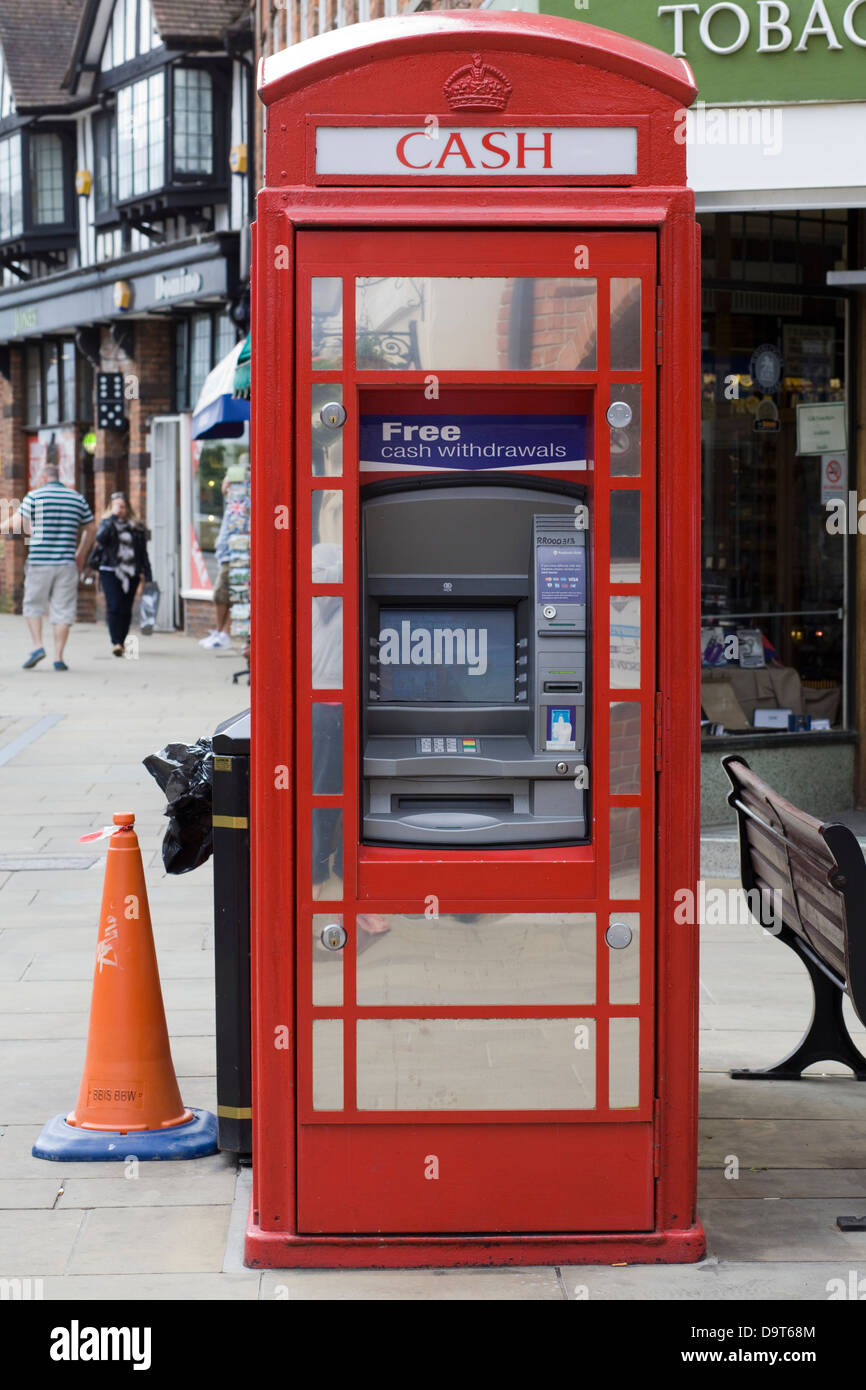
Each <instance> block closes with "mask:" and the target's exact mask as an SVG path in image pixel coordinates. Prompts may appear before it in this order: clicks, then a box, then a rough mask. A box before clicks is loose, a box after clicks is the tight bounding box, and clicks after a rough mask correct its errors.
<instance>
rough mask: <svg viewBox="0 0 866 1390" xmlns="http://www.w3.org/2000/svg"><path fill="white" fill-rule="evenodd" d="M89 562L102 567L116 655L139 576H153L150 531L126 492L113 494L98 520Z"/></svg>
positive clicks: (119, 653)
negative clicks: (137, 516)
mask: <svg viewBox="0 0 866 1390" xmlns="http://www.w3.org/2000/svg"><path fill="white" fill-rule="evenodd" d="M87 563H88V567H89V568H90V569H95V570H98V571H99V582H100V583H101V585H102V592H103V593H104V594H105V606H106V608H107V609H108V635H109V637H110V638H111V647H112V651H113V652H114V655H115V656H123V644H124V642H125V641H126V637H127V633H128V632H129V625H130V623H131V622H132V605H133V603H134V602H135V595H136V591H137V589H138V584H139V580H141V579H142V578H143V579H145V580H147V581H149V580H150V579H151V578H152V575H151V571H150V560H149V559H148V556H147V535H146V533H145V529H144V527H143V526H142V524H141V522H140V521H137V520H136V517H135V513H134V512H133V510H132V508H131V507H130V505H129V503H128V502H127V500H126V496H125V494H124V493H122V492H113V493H112V494H111V504H110V506H109V508H108V510H107V511H106V512H105V513H104V515H103V518H102V520H101V522H100V523H99V530H98V531H97V533H96V545H95V546H94V548H93V552H92V554H91V556H90V559H89V560H88V562H87Z"/></svg>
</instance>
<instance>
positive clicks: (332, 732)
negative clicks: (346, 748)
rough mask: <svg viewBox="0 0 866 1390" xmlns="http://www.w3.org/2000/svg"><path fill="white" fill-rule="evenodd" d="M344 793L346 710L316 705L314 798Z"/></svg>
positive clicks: (314, 719) (340, 706)
mask: <svg viewBox="0 0 866 1390" xmlns="http://www.w3.org/2000/svg"><path fill="white" fill-rule="evenodd" d="M342 790H343V706H342V705H320V704H314V705H313V796H339V795H340V793H341V792H342Z"/></svg>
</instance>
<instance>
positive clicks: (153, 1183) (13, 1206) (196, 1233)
mask: <svg viewBox="0 0 866 1390" xmlns="http://www.w3.org/2000/svg"><path fill="white" fill-rule="evenodd" d="M106 640H107V639H106V638H105V634H104V631H103V630H102V629H101V628H95V627H94V628H86V627H83V626H82V627H78V628H76V629H75V631H74V632H73V635H72V639H71V643H70V648H69V658H70V664H71V670H70V672H69V673H68V677H69V679H66V677H62V678H61V677H60V676H58V674H57V673H55V672H53V671H52V670H51V669H50V667H49V668H48V669H40V668H36V670H35V671H33V672H22V671H21V670H20V667H19V658H20V659H22V660H23V656H24V654H25V652H26V649H27V643H26V636H25V632H24V628H23V623H22V621H21V619H19V618H14V617H9V616H7V615H0V863H2V862H3V861H2V856H3V855H12V854H22V855H32V854H39V855H44V856H47V857H54V858H57V857H61V858H64V857H71V856H75V855H77V854H81V853H82V852H83V847H81V846H79V844H78V836H79V835H81V834H84V833H86V832H88V831H90V830H93V829H96V828H99V827H100V826H102V825H104V824H106V822H107V820H108V817H109V816H110V813H111V811H112V810H116V809H129V808H132V809H134V810H135V812H136V816H137V818H138V819H137V830H138V831H139V832H140V839H141V842H142V845H143V850H144V859H145V863H146V865H147V877H148V890H149V898H150V903H151V912H152V916H153V918H154V928H155V938H156V942H157V950H158V953H159V958H160V963H161V968H162V978H163V994H164V998H165V1003H166V1012H167V1018H168V1024H169V1031H170V1033H171V1036H172V1042H173V1050H174V1058H175V1064H176V1070H177V1072H178V1078H179V1083H180V1086H181V1091H182V1094H183V1096H184V1100H185V1102H186V1104H188V1105H193V1106H197V1107H201V1108H210V1109H213V1108H214V1106H215V1103H216V1096H215V1076H214V1050H213V1048H214V1044H213V1034H214V1025H213V981H212V969H213V957H212V951H213V933H212V900H211V893H212V872H211V866H210V865H207V866H205V867H204V868H203V869H200V870H197V871H196V872H195V873H193V874H190V875H186V876H183V877H181V878H176V877H175V878H173V877H171V876H169V875H166V874H165V872H164V870H163V868H162V860H161V853H160V846H161V842H162V836H163V833H164V830H165V824H166V822H165V819H164V817H163V808H164V800H163V796H162V793H161V792H160V790H159V788H158V787H157V785H156V783H155V782H154V781H153V780H152V778H150V777H149V776H148V774H147V773H146V771H145V770H144V768H143V767H142V766H141V761H140V760H141V759H142V758H143V757H144V756H145V755H146V754H147V753H150V752H154V751H157V750H158V749H159V748H160V747H162V746H163V744H164V743H166V742H168V741H192V740H193V739H195V738H196V737H197V736H199V735H200V734H202V733H209V732H211V731H212V730H213V728H214V727H215V726H216V724H217V723H219V722H220V721H221V720H222V719H224V718H226V717H228V716H229V715H231V714H234V713H237V712H239V711H240V710H241V709H242V708H243V707H244V704H245V702H246V699H247V695H246V691H245V689H243V688H238V687H233V686H232V685H231V683H230V679H231V673H232V671H233V670H234V669H235V668H236V658H234V657H230V659H229V660H228V661H220V660H219V659H215V658H214V656H213V654H211V653H208V652H205V651H203V650H202V649H201V648H200V647H199V646H198V644H197V643H195V642H193V641H191V640H189V639H187V638H184V637H183V636H180V635H172V634H168V635H167V634H156V635H155V636H154V637H153V638H152V639H150V640H149V641H148V642H145V641H144V640H142V642H141V644H140V660H139V661H124V662H117V661H112V660H111V658H110V657H109V656H108V655H107V653H106V651H105V643H106ZM48 716H60V717H59V718H58V719H57V721H56V722H55V723H52V724H51V725H50V727H46V728H45V731H44V732H43V733H42V734H41V735H40V736H39V737H38V738H36V739H35V740H34V741H33V742H31V743H29V744H26V746H23V747H21V748H20V750H19V751H18V752H16V753H14V755H13V756H12V757H10V758H9V759H8V761H6V762H5V763H4V762H2V755H3V749H4V747H8V746H9V745H10V744H11V743H12V741H13V740H15V739H19V738H20V737H21V736H22V734H26V733H27V732H28V730H32V729H33V727H34V726H35V725H36V724H37V723H38V722H39V721H40V720H45V719H46V718H47V717H48ZM710 848H711V849H712V850H714V849H715V847H710ZM719 848H720V850H723V851H724V853H723V854H721V853H720V855H719V856H717V861H718V862H719V863H720V864H721V865H722V866H723V867H724V866H727V865H728V860H729V858H730V853H729V850H730V846H728V845H722V846H721V847H719ZM89 854H90V855H91V856H92V857H93V858H94V860H95V863H94V865H93V867H92V868H91V869H84V870H82V869H78V868H69V869H57V870H51V871H48V870H46V871H44V872H41V871H40V869H38V868H32V867H27V868H23V869H21V870H14V871H8V870H3V869H0V1067H2V1075H3V1086H2V1091H0V1277H2V1278H5V1277H19V1278H22V1279H26V1278H34V1279H35V1278H38V1279H41V1280H42V1287H43V1295H42V1296H44V1297H45V1298H46V1299H48V1300H57V1299H70V1300H77V1299H81V1300H82V1301H88V1300H100V1301H101V1300H104V1299H106V1298H111V1299H117V1298H120V1299H130V1300H142V1301H148V1300H153V1299H170V1300H174V1299H177V1300H207V1301H211V1300H223V1299H224V1300H228V1301H237V1300H244V1301H246V1300H257V1299H261V1300H265V1301H274V1300H282V1299H288V1300H291V1301H333V1300H337V1301H355V1300H363V1301H391V1300H394V1299H409V1300H419V1301H420V1300H423V1301H452V1300H457V1301H460V1300H471V1301H477V1300H496V1301H498V1300H502V1301H548V1300H551V1299H553V1300H560V1301H563V1300H566V1299H568V1300H575V1301H576V1300H579V1299H584V1298H588V1299H596V1300H599V1301H628V1300H645V1299H670V1300H683V1301H720V1302H724V1301H727V1300H737V1299H748V1300H754V1301H761V1300H765V1299H772V1298H780V1299H786V1300H791V1301H808V1300H825V1299H827V1298H828V1297H829V1296H830V1295H829V1293H828V1289H829V1288H830V1287H832V1281H834V1280H839V1279H842V1280H846V1279H848V1278H849V1272H850V1271H851V1270H856V1271H859V1274H860V1275H864V1274H866V1235H864V1236H855V1235H847V1236H846V1235H843V1234H842V1233H841V1232H839V1231H838V1230H837V1228H836V1226H835V1217H836V1215H838V1214H842V1213H843V1212H848V1211H853V1212H855V1213H856V1212H866V1146H864V1143H863V1136H864V1133H866V1127H864V1120H866V1114H864V1105H866V1087H864V1086H863V1085H862V1083H857V1082H856V1081H853V1080H852V1079H851V1078H850V1077H849V1076H847V1074H845V1073H844V1069H842V1068H839V1067H833V1066H825V1067H823V1068H821V1070H822V1071H823V1072H824V1073H826V1074H824V1075H820V1076H815V1077H810V1078H809V1079H808V1080H805V1081H803V1082H801V1083H791V1082H787V1083H774V1084H766V1083H757V1082H753V1083H750V1082H735V1081H732V1080H731V1078H730V1077H729V1076H728V1075H727V1070H728V1068H729V1067H731V1066H732V1065H735V1066H736V1065H748V1066H761V1065H766V1064H772V1063H773V1062H775V1061H777V1060H778V1059H779V1058H780V1057H781V1056H783V1055H784V1054H785V1053H786V1052H788V1051H790V1050H791V1048H793V1047H794V1046H795V1045H796V1043H797V1042H798V1041H799V1038H800V1036H801V1034H802V1032H803V1030H804V1028H805V1026H806V1024H807V1022H808V1018H809V1012H810V998H809V988H808V982H807V980H806V977H805V973H804V971H803V970H802V968H801V967H800V965H799V964H798V962H797V961H796V960H794V958H793V956H792V955H791V954H790V953H789V952H788V951H786V950H785V949H784V948H783V947H781V946H780V945H779V943H778V942H776V941H774V940H772V938H770V937H769V936H768V935H767V934H766V933H763V932H761V931H760V930H759V929H758V928H757V927H754V926H752V925H750V924H749V923H747V922H737V923H735V924H733V925H731V926H724V925H719V924H708V925H706V926H705V927H704V928H703V929H702V942H703V971H702V987H701V1020H702V1030H701V1069H702V1070H701V1151H700V1183H699V1193H700V1206H699V1210H700V1214H701V1216H702V1218H703V1220H704V1221H705V1223H706V1227H707V1232H708V1247H709V1248H708V1257H707V1259H705V1260H704V1261H702V1262H701V1263H700V1264H697V1265H692V1266H679V1267H677V1266H675V1267H666V1266H632V1267H629V1268H611V1267H609V1266H579V1267H571V1268H563V1269H556V1268H549V1269H548V1268H520V1269H513V1268H509V1269H503V1270H496V1269H493V1270H491V1269H478V1270H471V1269H470V1270H467V1269H463V1270H420V1271H405V1272H400V1271H376V1270H369V1271H356V1272H352V1271H321V1270H312V1271H282V1270H280V1271H266V1272H262V1271H253V1270H246V1269H244V1267H243V1265H242V1246H243V1231H244V1227H245V1224H246V1217H247V1209H248V1203H249V1191H250V1173H249V1170H248V1169H241V1170H240V1171H239V1172H236V1170H235V1167H234V1163H233V1161H232V1160H231V1159H230V1158H229V1157H227V1156H225V1155H214V1156H213V1157H210V1158H206V1159H200V1160H197V1161H193V1162H190V1161H187V1162H180V1163H164V1164H139V1165H138V1171H137V1174H136V1175H135V1176H128V1175H127V1173H126V1171H125V1165H124V1164H118V1163H98V1164H93V1163H71V1164H48V1163H45V1162H41V1161H39V1160H37V1159H34V1158H33V1157H32V1155H31V1152H30V1150H31V1146H32V1144H33V1142H34V1140H35V1138H36V1136H37V1135H38V1133H39V1130H40V1129H41V1127H42V1124H43V1123H44V1121H45V1120H46V1119H48V1118H49V1117H50V1116H51V1115H53V1114H55V1113H58V1112H61V1111H63V1110H67V1109H69V1108H70V1106H71V1105H72V1104H73V1102H74V1100H75V1096H76V1094H77V1086H78V1081H79V1078H80V1067H81V1059H82V1057H83V1051H84V1042H85V1038H86V1030H87V1018H88V1013H89V1005H90V988H91V978H92V971H93V945H94V943H95V934H96V928H97V921H98V910H99V898H100V895H101V879H102V859H103V854H104V850H103V848H102V847H100V849H99V852H98V854H97V853H94V851H93V850H92V849H91V850H90V851H89ZM707 861H708V864H709V865H710V866H712V864H713V863H714V862H716V861H714V860H713V856H712V854H708V855H707ZM726 871H727V872H730V871H731V870H730V869H729V868H727V869H726ZM709 886H720V887H726V888H730V887H732V886H734V885H733V883H732V881H731V880H729V879H720V880H718V881H715V880H708V887H709ZM857 1036H858V1038H859V1039H860V1045H861V1046H864V1047H866V1033H864V1030H863V1029H862V1028H860V1027H859V1025H858V1026H857ZM834 1073H838V1074H834ZM734 1174H735V1175H734ZM161 1210H164V1211H165V1216H164V1218H163V1219H160V1218H159V1216H158V1213H159V1212H160V1211H161Z"/></svg>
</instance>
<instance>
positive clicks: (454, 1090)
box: [357, 1018, 595, 1110]
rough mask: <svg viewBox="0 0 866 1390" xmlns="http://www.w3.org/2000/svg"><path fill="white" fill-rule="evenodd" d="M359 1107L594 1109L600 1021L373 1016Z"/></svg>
mask: <svg viewBox="0 0 866 1390" xmlns="http://www.w3.org/2000/svg"><path fill="white" fill-rule="evenodd" d="M357 1028H358V1033H357V1040H358V1109H359V1110H592V1109H593V1108H594V1107H595V1020H594V1019H587V1018H423V1019H420V1018H419V1019H416V1018H375V1019H372V1018H368V1019H359V1020H358V1024H357Z"/></svg>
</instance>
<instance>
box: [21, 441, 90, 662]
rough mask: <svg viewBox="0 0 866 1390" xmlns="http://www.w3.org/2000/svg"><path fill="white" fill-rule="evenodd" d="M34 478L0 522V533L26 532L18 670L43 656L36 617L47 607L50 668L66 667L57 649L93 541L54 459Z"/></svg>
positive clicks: (80, 504) (86, 514) (79, 502)
mask: <svg viewBox="0 0 866 1390" xmlns="http://www.w3.org/2000/svg"><path fill="white" fill-rule="evenodd" d="M38 482H39V486H38V487H36V488H35V489H34V490H33V491H32V492H28V494H27V496H26V497H25V498H24V500H23V502H22V503H21V506H20V507H19V508H18V511H17V512H16V513H15V515H14V516H12V517H10V518H9V519H8V520H7V521H6V522H4V523H3V524H2V525H0V535H2V534H5V533H8V532H10V531H11V532H13V533H16V532H17V531H20V529H21V527H22V524H23V529H24V531H25V533H26V534H27V535H29V536H30V550H29V553H28V556H27V566H26V570H25V578H24V605H23V608H22V612H23V613H24V616H25V618H26V619H27V626H28V627H29V629H30V637H31V639H32V641H33V650H32V652H31V653H30V655H29V656H28V658H27V660H26V661H25V662H24V669H25V671H29V670H31V669H32V668H33V667H34V666H36V665H37V664H38V662H40V661H42V660H43V658H44V656H45V648H44V647H43V645H42V619H43V617H44V614H45V609H46V607H47V608H48V615H49V618H50V620H51V623H52V626H53V628H54V669H55V671H67V670H68V669H69V668H68V667H67V665H66V662H65V661H64V660H63V653H64V651H65V648H66V639H67V638H68V636H69V630H70V628H71V627H72V624H73V623H74V622H75V610H76V607H77V604H78V576H79V574H80V573H81V571H82V570H83V569H84V564H85V561H86V559H87V555H88V553H89V550H90V545H91V542H92V539H93V532H94V520H93V513H92V511H91V510H90V508H89V507H88V505H87V503H86V501H85V500H84V498H83V497H82V496H81V494H80V493H78V492H73V490H72V488H68V487H66V486H65V485H64V484H63V483H61V481H60V473H59V469H58V466H57V464H56V463H55V462H53V461H49V462H48V463H46V464H45V465H44V466H43V468H42V472H41V474H40V477H39V480H38ZM82 528H83V529H82Z"/></svg>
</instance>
